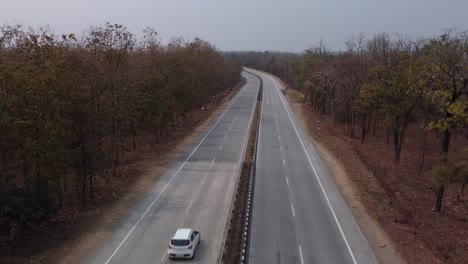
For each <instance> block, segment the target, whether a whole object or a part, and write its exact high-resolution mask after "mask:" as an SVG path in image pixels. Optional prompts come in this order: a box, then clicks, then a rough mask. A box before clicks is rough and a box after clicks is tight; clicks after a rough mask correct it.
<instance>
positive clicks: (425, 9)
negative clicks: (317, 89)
mask: <svg viewBox="0 0 468 264" xmlns="http://www.w3.org/2000/svg"><path fill="white" fill-rule="evenodd" d="M106 21H109V22H110V23H118V24H123V25H124V26H126V27H127V28H128V29H129V30H130V31H132V32H133V33H135V34H136V35H137V36H141V31H142V30H143V29H144V28H145V27H147V26H149V27H153V28H154V29H155V30H156V31H157V32H158V33H159V34H160V37H161V38H162V39H163V40H164V41H168V40H170V39H171V38H172V37H183V38H185V39H193V38H194V37H199V38H202V39H204V40H207V41H209V42H211V43H212V44H214V45H216V47H218V48H219V49H221V50H261V51H263V50H276V51H293V52H298V51H303V50H305V49H307V48H310V47H312V46H315V45H317V44H318V43H319V42H320V39H323V42H324V43H325V45H326V47H327V48H328V49H330V50H334V51H339V50H344V49H345V41H346V39H347V38H348V37H349V36H351V35H356V34H358V33H360V32H363V33H365V35H366V36H368V37H372V36H373V35H374V34H375V33H379V32H383V31H385V32H387V33H399V34H403V35H405V36H412V37H414V38H416V37H421V36H423V37H432V36H436V35H440V33H441V32H442V30H443V29H446V28H450V27H456V28H458V29H459V30H468V0H290V1H286V0H283V1H280V0H235V1H234V0H232V1H225V0H131V1H130V0H1V4H0V23H3V24H4V23H9V24H12V23H20V24H23V25H26V26H33V27H37V26H44V25H49V26H50V27H51V28H52V29H53V30H54V31H55V32H56V33H76V34H81V33H82V32H83V30H84V29H87V28H88V27H89V26H90V25H101V24H103V23H105V22H106Z"/></svg>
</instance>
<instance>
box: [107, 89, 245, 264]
mask: <svg viewBox="0 0 468 264" xmlns="http://www.w3.org/2000/svg"><path fill="white" fill-rule="evenodd" d="M245 87H246V86H244V88H242V89H243V90H242V92H239V93H238V94H237V95H236V98H235V99H234V100H233V101H232V103H231V104H230V105H229V107H228V108H227V109H226V110H225V111H224V112H223V114H222V115H221V116H220V117H219V118H218V120H217V121H216V123H215V124H214V125H213V127H211V129H210V130H209V131H208V133H206V135H205V136H204V137H203V138H202V140H201V141H200V143H198V145H197V146H196V147H195V149H194V150H193V151H192V152H191V153H190V155H189V156H188V157H187V159H186V160H185V161H184V163H182V165H181V166H180V167H179V169H177V171H176V172H175V173H174V175H173V176H172V178H171V179H170V180H169V182H168V183H166V185H165V186H164V188H163V189H162V190H161V192H160V193H159V194H158V196H156V198H154V200H153V201H152V202H151V204H150V205H148V208H146V210H145V212H143V214H142V215H141V216H140V218H139V219H138V221H137V222H136V223H135V224H134V225H133V227H132V228H131V229H130V231H129V232H128V233H127V235H126V236H125V237H124V239H123V240H122V241H121V242H120V244H119V245H118V246H117V248H116V249H115V250H114V252H112V255H111V256H110V257H109V258H108V259H107V260H106V262H104V264H109V262H110V261H111V260H112V259H113V258H114V256H115V254H117V252H119V250H120V248H121V247H122V246H123V244H125V242H126V241H127V239H128V238H129V237H130V235H131V234H132V233H133V231H134V230H135V228H136V227H137V226H138V225H139V224H140V222H141V220H142V219H143V218H144V217H145V216H146V214H147V213H148V212H149V210H150V209H151V208H152V207H153V205H154V204H155V203H156V202H157V201H158V200H159V197H161V195H162V194H163V193H164V192H165V191H166V189H167V187H168V186H169V184H171V183H172V181H173V180H174V179H175V177H176V176H177V175H178V174H179V172H180V170H181V169H182V168H183V167H184V166H185V164H186V163H187V161H188V160H189V159H190V158H191V157H192V156H193V154H194V153H195V151H197V149H198V147H200V145H201V144H202V143H203V142H204V141H205V139H206V138H207V137H208V135H209V134H210V133H211V131H213V129H214V128H215V127H216V125H218V123H219V121H221V119H222V118H223V117H224V115H225V114H226V113H227V112H228V111H229V109H231V106H232V105H233V104H234V103H235V102H236V101H237V99H239V97H240V95H241V94H243V93H244V92H245V91H246V89H245Z"/></svg>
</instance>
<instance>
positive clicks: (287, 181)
mask: <svg viewBox="0 0 468 264" xmlns="http://www.w3.org/2000/svg"><path fill="white" fill-rule="evenodd" d="M286 183H287V184H288V186H289V178H288V177H286Z"/></svg>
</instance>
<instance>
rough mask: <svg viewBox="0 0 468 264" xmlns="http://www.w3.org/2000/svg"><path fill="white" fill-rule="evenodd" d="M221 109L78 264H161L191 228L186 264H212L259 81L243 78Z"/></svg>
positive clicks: (216, 259) (216, 258) (218, 251)
mask: <svg viewBox="0 0 468 264" xmlns="http://www.w3.org/2000/svg"><path fill="white" fill-rule="evenodd" d="M243 75H244V77H245V78H246V79H247V83H246V85H244V86H243V87H242V88H241V89H240V91H239V92H238V93H237V94H236V95H235V96H234V97H233V98H232V100H231V102H229V103H228V104H227V106H226V109H225V110H224V111H223V112H222V113H221V114H220V115H219V116H218V117H216V118H215V119H214V121H213V122H212V123H211V124H210V125H209V126H208V128H207V129H206V130H205V131H204V132H203V133H201V134H200V136H199V137H198V138H197V139H196V140H195V141H194V143H193V144H192V145H191V146H190V147H189V148H188V149H187V151H186V153H185V154H184V155H183V156H182V157H181V158H180V159H179V160H178V161H176V162H174V163H173V164H172V165H171V166H170V168H169V169H168V171H167V172H166V173H165V174H164V175H163V176H162V177H161V179H160V180H159V183H158V184H157V185H156V186H154V187H152V191H151V194H149V195H147V196H146V197H144V198H143V199H142V200H141V201H140V202H139V203H138V204H137V205H135V208H133V209H132V210H130V212H129V215H128V217H127V218H126V219H125V220H123V221H122V222H121V224H119V225H118V226H109V227H108V228H110V229H112V230H113V235H112V236H111V237H110V238H109V239H107V240H106V241H104V243H103V244H102V246H100V247H98V248H96V249H95V250H94V252H92V253H91V254H90V256H89V257H88V258H87V259H84V260H83V263H99V264H108V263H122V264H123V263H131V264H138V263H141V264H143V263H144V264H147V263H166V262H168V260H167V254H166V249H167V246H168V243H169V241H170V238H171V235H172V232H173V231H174V230H176V229H177V228H180V227H192V228H195V229H198V230H199V231H200V232H201V237H202V241H201V243H200V246H199V248H198V250H197V252H196V256H195V259H194V260H193V261H191V263H218V262H219V260H220V257H221V253H222V247H223V241H224V238H225V235H226V224H227V219H228V215H229V214H230V207H231V203H232V198H233V195H234V189H235V188H234V187H235V185H236V183H237V179H238V175H239V170H240V168H241V166H240V165H241V160H242V159H243V155H244V152H245V148H246V143H247V138H248V134H249V128H250V125H251V121H252V116H253V112H254V107H255V104H256V100H257V93H258V89H259V85H260V81H259V79H258V78H257V77H254V76H253V75H251V74H249V73H245V72H244V73H243Z"/></svg>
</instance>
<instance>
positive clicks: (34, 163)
mask: <svg viewBox="0 0 468 264" xmlns="http://www.w3.org/2000/svg"><path fill="white" fill-rule="evenodd" d="M240 70H241V68H240V65H239V64H237V63H235V62H233V61H231V60H228V59H226V58H224V57H223V56H222V55H221V53H220V52H219V51H218V50H217V49H216V48H215V47H214V46H213V45H211V44H210V43H208V42H206V41H203V40H201V39H198V38H196V39H194V40H193V41H186V40H184V39H181V38H175V39H172V40H171V41H170V42H169V43H168V44H166V45H163V44H162V43H161V40H160V39H159V36H158V34H157V32H156V31H155V30H154V29H152V28H147V29H145V30H144V32H143V36H142V38H141V40H137V39H136V37H135V35H134V34H132V33H131V32H130V31H129V30H128V29H127V28H126V27H124V26H122V25H119V24H110V23H106V24H104V25H101V26H91V27H90V28H89V29H88V30H87V31H86V32H85V33H84V34H83V35H82V36H80V37H78V36H76V35H75V34H68V35H57V34H54V33H53V32H52V31H51V30H50V29H49V28H40V29H30V28H25V27H23V26H20V25H3V26H0V155H1V156H0V186H1V187H0V226H1V230H0V231H3V233H2V234H4V235H5V234H6V235H7V236H8V234H9V232H10V231H11V230H12V229H19V228H20V227H25V226H28V225H30V224H37V223H40V222H42V221H44V219H47V217H49V215H50V214H52V213H53V212H55V211H57V210H58V209H59V208H60V206H62V204H63V199H64V194H66V193H69V192H74V193H75V194H76V196H77V197H79V199H80V201H81V202H86V201H87V200H89V199H91V198H92V197H93V196H94V192H93V184H94V181H95V179H96V177H100V178H104V179H109V178H112V177H114V176H116V167H117V166H118V165H119V163H120V162H121V160H122V157H123V155H124V154H125V153H127V152H131V151H135V150H137V149H138V148H139V145H138V144H139V143H138V142H141V140H139V139H141V138H144V137H150V136H151V137H153V138H156V140H159V141H160V140H163V139H164V138H165V137H166V136H167V135H168V134H169V133H170V130H171V127H172V126H174V125H175V124H178V123H183V122H185V121H186V120H188V119H190V118H191V117H192V115H193V114H194V111H196V110H197V109H200V108H201V107H203V106H206V104H207V103H208V102H210V101H212V100H214V98H215V97H216V96H217V95H218V94H220V93H221V92H222V91H225V90H226V89H228V88H232V87H234V86H235V85H236V84H237V83H238V82H239V81H240Z"/></svg>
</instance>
